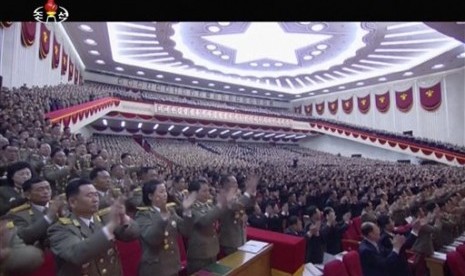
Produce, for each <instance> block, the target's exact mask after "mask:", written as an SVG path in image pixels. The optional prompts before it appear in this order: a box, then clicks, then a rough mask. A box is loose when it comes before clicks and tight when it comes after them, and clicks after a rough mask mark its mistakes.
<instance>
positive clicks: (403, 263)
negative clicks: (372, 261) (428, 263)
mask: <svg viewBox="0 0 465 276" xmlns="http://www.w3.org/2000/svg"><path fill="white" fill-rule="evenodd" d="M393 238H394V237H393V236H391V235H390V234H388V233H387V232H385V231H382V232H381V239H380V240H379V242H378V246H379V250H380V251H381V254H382V255H383V256H385V257H386V256H389V254H390V253H391V251H392V241H391V239H393ZM416 240H417V236H415V235H413V234H412V233H409V234H407V240H406V241H405V243H404V245H403V246H402V248H401V249H400V251H399V256H400V258H399V263H398V265H397V266H395V267H389V268H388V273H389V275H396V276H397V275H410V271H409V268H408V260H407V255H406V254H405V250H407V249H410V248H411V247H412V246H413V244H414V243H415V241H416Z"/></svg>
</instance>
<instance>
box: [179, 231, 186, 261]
mask: <svg viewBox="0 0 465 276" xmlns="http://www.w3.org/2000/svg"><path fill="white" fill-rule="evenodd" d="M178 246H179V255H180V257H181V265H182V266H183V267H184V265H186V264H187V253H186V246H185V245H184V239H183V237H182V236H181V235H178Z"/></svg>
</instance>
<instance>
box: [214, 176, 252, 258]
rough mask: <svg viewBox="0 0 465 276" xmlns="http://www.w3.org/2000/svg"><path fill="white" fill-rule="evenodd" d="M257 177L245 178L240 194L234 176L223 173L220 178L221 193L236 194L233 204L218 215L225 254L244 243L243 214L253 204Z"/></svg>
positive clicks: (221, 242)
mask: <svg viewBox="0 0 465 276" xmlns="http://www.w3.org/2000/svg"><path fill="white" fill-rule="evenodd" d="M258 180H259V177H258V176H256V175H254V176H250V177H248V178H247V182H246V191H245V192H244V194H243V195H242V194H240V190H238V184H237V180H236V177H235V176H233V175H225V176H223V177H221V179H220V183H219V184H220V187H221V190H222V192H223V193H232V194H238V192H239V194H238V196H237V197H236V198H235V200H234V202H233V204H232V205H231V206H230V208H229V209H228V210H227V211H226V212H225V214H224V215H223V216H221V217H220V235H219V238H220V246H221V249H222V251H223V253H224V254H225V255H229V254H231V253H234V252H235V251H236V250H237V248H238V247H239V246H242V245H244V243H245V229H244V223H243V216H245V209H246V208H248V207H250V206H252V205H253V197H254V196H255V194H256V190H257V184H258Z"/></svg>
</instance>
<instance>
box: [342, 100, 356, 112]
mask: <svg viewBox="0 0 465 276" xmlns="http://www.w3.org/2000/svg"><path fill="white" fill-rule="evenodd" d="M341 101H342V110H344V113H346V114H350V113H352V109H353V108H354V97H350V98H348V99H347V100H341Z"/></svg>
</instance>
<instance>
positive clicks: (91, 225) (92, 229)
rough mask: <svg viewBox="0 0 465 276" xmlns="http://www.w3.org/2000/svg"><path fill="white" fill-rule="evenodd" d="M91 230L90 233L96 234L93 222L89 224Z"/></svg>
mask: <svg viewBox="0 0 465 276" xmlns="http://www.w3.org/2000/svg"><path fill="white" fill-rule="evenodd" d="M89 229H90V232H92V233H94V229H95V224H94V223H93V222H92V221H91V222H89Z"/></svg>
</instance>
